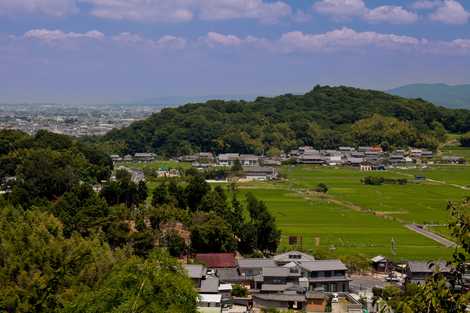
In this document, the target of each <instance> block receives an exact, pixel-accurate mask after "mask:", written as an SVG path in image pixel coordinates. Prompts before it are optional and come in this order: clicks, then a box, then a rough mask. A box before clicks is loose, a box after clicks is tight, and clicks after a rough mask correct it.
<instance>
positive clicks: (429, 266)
mask: <svg viewBox="0 0 470 313" xmlns="http://www.w3.org/2000/svg"><path fill="white" fill-rule="evenodd" d="M436 271H439V272H440V273H442V274H443V275H444V276H446V275H448V274H449V273H450V271H451V268H450V267H449V266H448V265H447V263H446V262H444V261H436V262H422V261H409V262H408V263H407V265H406V282H407V283H415V284H424V283H425V282H426V280H427V279H428V278H429V277H431V276H432V274H433V273H435V272H436Z"/></svg>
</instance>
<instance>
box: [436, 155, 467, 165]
mask: <svg viewBox="0 0 470 313" xmlns="http://www.w3.org/2000/svg"><path fill="white" fill-rule="evenodd" d="M442 162H443V163H446V164H465V163H466V160H465V159H464V158H462V157H459V156H443V157H442Z"/></svg>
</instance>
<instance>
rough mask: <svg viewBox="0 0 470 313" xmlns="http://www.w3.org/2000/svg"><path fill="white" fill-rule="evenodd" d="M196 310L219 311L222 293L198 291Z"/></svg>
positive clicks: (209, 312)
mask: <svg viewBox="0 0 470 313" xmlns="http://www.w3.org/2000/svg"><path fill="white" fill-rule="evenodd" d="M197 310H198V312H200V313H221V312H222V295H220V294H205V293H200V294H199V298H198V303H197Z"/></svg>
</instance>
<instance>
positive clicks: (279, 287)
mask: <svg viewBox="0 0 470 313" xmlns="http://www.w3.org/2000/svg"><path fill="white" fill-rule="evenodd" d="M290 286H291V285H288V284H263V285H261V291H284V290H287V289H288V288H289V287H290Z"/></svg>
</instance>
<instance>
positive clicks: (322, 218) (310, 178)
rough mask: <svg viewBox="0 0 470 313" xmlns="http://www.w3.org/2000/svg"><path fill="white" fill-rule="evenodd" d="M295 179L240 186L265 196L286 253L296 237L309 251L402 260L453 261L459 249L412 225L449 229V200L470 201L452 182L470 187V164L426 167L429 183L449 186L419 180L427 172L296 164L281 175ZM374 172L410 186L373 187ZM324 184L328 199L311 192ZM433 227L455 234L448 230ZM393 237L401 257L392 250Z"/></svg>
mask: <svg viewBox="0 0 470 313" xmlns="http://www.w3.org/2000/svg"><path fill="white" fill-rule="evenodd" d="M281 171H282V172H283V173H284V174H285V175H286V176H287V177H288V180H287V181H285V182H282V183H269V182H265V183H249V184H242V185H241V186H240V188H241V190H242V191H243V192H252V193H253V194H255V195H256V196H258V197H259V198H261V199H263V200H264V201H265V202H266V203H267V205H268V207H269V209H270V210H271V211H272V213H273V214H274V215H275V216H276V220H277V222H278V225H279V226H280V228H281V229H282V231H283V237H282V243H281V245H282V246H283V248H286V246H287V245H288V237H289V236H303V248H306V249H316V248H317V247H316V240H318V239H316V238H320V239H319V240H320V247H322V248H325V249H331V250H333V251H334V252H335V253H336V254H338V255H351V254H364V255H368V256H374V255H377V254H382V255H386V256H388V257H390V258H393V259H396V260H405V259H436V258H448V257H450V255H451V253H452V251H451V250H450V249H447V248H444V247H443V246H441V245H439V244H438V243H436V242H434V241H432V240H430V239H428V238H426V237H424V236H422V235H419V234H416V233H414V232H412V231H410V230H408V229H406V228H405V227H404V225H405V224H407V223H427V224H430V223H432V224H445V223H447V222H448V212H447V210H446V206H447V203H448V201H460V200H461V199H463V197H465V196H470V190H464V189H462V188H459V187H458V186H453V185H451V184H457V183H459V184H464V183H465V181H466V180H467V179H468V178H467V177H469V178H470V167H466V166H465V167H464V166H461V167H459V168H457V167H450V166H448V167H434V168H430V169H426V170H424V171H425V175H426V177H427V178H432V179H438V178H439V179H440V178H446V179H447V180H446V181H445V182H434V181H428V180H426V181H424V182H415V181H414V177H415V175H418V174H419V175H421V174H423V173H422V171H423V170H417V169H412V170H393V171H384V172H373V173H371V172H368V173H365V172H361V171H359V170H358V169H352V168H331V167H317V166H308V165H303V166H290V167H283V168H282V170H281ZM367 175H375V176H384V177H389V178H408V179H410V182H409V183H408V184H407V185H403V186H402V185H382V186H366V185H363V184H362V183H361V178H363V177H364V176H367ZM319 183H325V184H327V185H328V187H329V191H328V194H327V195H326V196H321V195H318V194H316V193H312V192H311V190H312V189H314V188H315V186H317V185H318V184H319ZM431 230H433V231H436V232H438V233H442V234H443V235H445V236H448V231H447V229H446V227H445V226H444V227H435V228H431ZM392 240H393V241H394V242H395V244H394V247H395V250H394V251H395V252H392Z"/></svg>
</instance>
